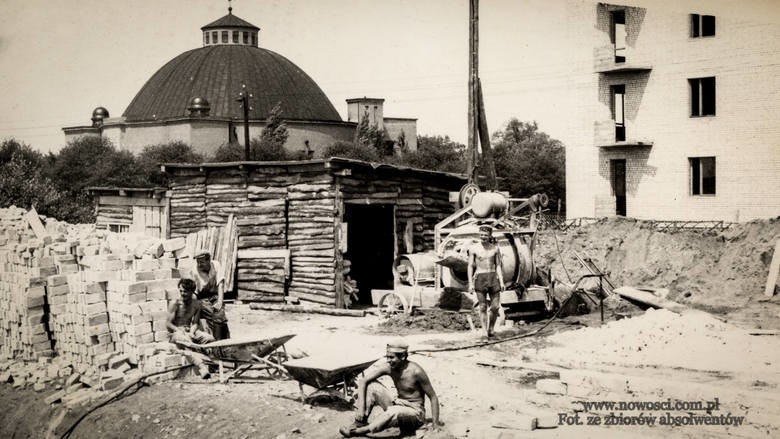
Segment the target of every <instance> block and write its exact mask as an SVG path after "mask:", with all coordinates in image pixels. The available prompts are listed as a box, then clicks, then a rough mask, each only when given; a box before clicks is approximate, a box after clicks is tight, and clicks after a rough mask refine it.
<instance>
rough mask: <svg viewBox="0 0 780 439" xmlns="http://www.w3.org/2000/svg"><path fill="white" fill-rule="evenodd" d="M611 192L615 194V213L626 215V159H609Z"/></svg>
mask: <svg viewBox="0 0 780 439" xmlns="http://www.w3.org/2000/svg"><path fill="white" fill-rule="evenodd" d="M610 162H611V168H612V192H613V193H614V194H615V213H616V214H617V215H620V216H626V161H625V160H611V161H610Z"/></svg>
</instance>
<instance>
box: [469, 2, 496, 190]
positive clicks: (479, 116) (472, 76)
mask: <svg viewBox="0 0 780 439" xmlns="http://www.w3.org/2000/svg"><path fill="white" fill-rule="evenodd" d="M468 118H469V123H468V125H469V128H468V129H469V135H468V148H467V152H466V170H467V171H466V172H468V178H469V183H474V184H476V183H477V176H478V175H479V172H478V171H479V169H480V167H481V165H483V166H484V168H485V174H486V177H487V188H488V189H489V190H496V189H498V182H497V181H496V165H495V163H494V162H493V151H492V149H491V147H490V132H489V131H488V126H487V118H486V116H485V101H484V99H483V96H482V82H481V81H480V79H479V0H469V111H468ZM478 145H481V146H482V160H481V161H480V154H479V147H478Z"/></svg>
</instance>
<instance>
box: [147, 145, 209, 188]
mask: <svg viewBox="0 0 780 439" xmlns="http://www.w3.org/2000/svg"><path fill="white" fill-rule="evenodd" d="M202 161H203V156H202V155H200V154H198V153H196V152H195V151H193V150H192V147H191V146H190V145H188V144H186V143H184V142H182V141H180V140H177V141H174V142H168V143H160V144H157V145H149V146H146V147H144V149H143V151H141V154H139V155H138V162H139V163H140V165H141V167H142V168H143V169H144V171H145V173H146V175H147V179H148V181H149V183H150V184H153V185H158V186H165V185H166V184H167V181H166V179H165V174H164V173H163V172H162V171H161V170H160V164H161V163H200V162H202Z"/></svg>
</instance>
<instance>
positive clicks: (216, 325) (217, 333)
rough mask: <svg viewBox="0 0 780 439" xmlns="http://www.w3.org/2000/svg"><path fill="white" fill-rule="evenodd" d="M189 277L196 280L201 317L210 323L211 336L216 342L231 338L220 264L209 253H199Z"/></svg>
mask: <svg viewBox="0 0 780 439" xmlns="http://www.w3.org/2000/svg"><path fill="white" fill-rule="evenodd" d="M187 277H189V278H191V279H193V280H195V284H196V285H197V290H196V291H197V297H198V300H199V301H200V305H201V316H202V317H203V318H204V319H205V320H206V323H208V325H209V331H210V332H211V335H213V336H214V338H215V339H216V340H223V339H226V338H230V330H229V329H228V325H227V317H226V316H225V308H224V306H223V299H224V294H225V291H224V289H225V278H224V277H223V276H222V270H221V269H220V265H219V262H217V261H212V260H211V254H210V253H209V252H207V251H199V252H198V253H196V254H195V268H194V269H193V270H191V271H190V272H189V273H188V274H187Z"/></svg>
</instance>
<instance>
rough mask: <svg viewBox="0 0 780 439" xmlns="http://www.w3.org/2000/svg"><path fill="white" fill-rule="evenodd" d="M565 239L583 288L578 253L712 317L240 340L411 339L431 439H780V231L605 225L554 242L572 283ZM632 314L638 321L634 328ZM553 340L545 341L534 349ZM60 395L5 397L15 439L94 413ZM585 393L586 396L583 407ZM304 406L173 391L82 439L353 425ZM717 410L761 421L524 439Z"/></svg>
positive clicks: (614, 311) (89, 424)
mask: <svg viewBox="0 0 780 439" xmlns="http://www.w3.org/2000/svg"><path fill="white" fill-rule="evenodd" d="M556 238H557V239H558V240H559V247H560V248H561V251H562V252H561V254H562V255H563V258H562V259H563V261H564V263H565V264H566V266H567V268H568V269H569V271H570V273H571V274H572V276H576V275H577V272H578V271H580V270H579V269H578V268H577V263H576V259H575V258H574V257H573V255H572V254H571V250H576V251H577V252H579V253H581V255H582V256H583V257H591V258H593V260H594V261H595V262H596V263H597V265H599V266H600V267H603V268H604V269H605V270H607V271H608V272H609V274H610V276H611V277H612V279H613V280H614V281H615V282H616V283H617V284H618V285H622V284H626V285H634V286H650V287H657V288H668V289H669V290H670V298H671V299H673V300H677V301H679V302H682V303H685V304H687V305H689V306H691V307H692V308H694V309H699V310H704V311H707V312H708V313H712V314H701V313H700V314H695V313H694V314H691V315H683V316H681V317H680V316H676V315H670V314H668V313H666V312H660V311H651V312H644V311H641V310H639V309H637V308H636V307H634V306H632V305H628V304H626V303H624V302H622V301H619V300H616V299H610V301H609V302H608V303H607V310H606V312H605V320H606V323H605V324H602V323H601V322H600V319H599V314H598V312H594V313H591V314H588V315H583V316H572V317H566V318H563V319H557V320H555V321H554V322H552V323H551V324H549V325H546V326H545V324H546V322H545V321H538V322H530V323H526V324H519V323H518V324H515V325H514V326H513V327H502V328H501V330H500V331H499V336H500V337H501V338H503V339H505V341H504V342H502V343H498V344H491V345H484V344H481V343H482V340H481V339H480V338H479V336H478V334H475V333H472V332H470V331H468V330H467V329H466V328H467V327H468V326H467V322H465V326H464V314H461V313H451V312H434V313H428V314H425V315H422V316H413V317H402V318H398V319H394V320H392V321H389V322H384V323H382V321H381V320H380V319H379V318H378V317H376V316H367V317H364V318H352V317H333V316H326V315H316V314H288V313H279V312H266V311H254V310H250V309H249V308H248V307H247V306H230V307H229V308H228V317H229V320H230V324H231V332H233V333H234V334H242V335H264V336H272V335H278V334H283V333H292V334H296V337H295V338H293V339H292V340H290V342H288V343H287V345H286V347H287V348H288V350H289V351H290V352H291V353H293V354H295V355H303V354H307V355H337V356H350V355H355V356H374V357H379V356H381V355H382V354H383V351H384V346H385V344H386V343H387V341H388V340H390V339H391V338H393V337H396V336H398V335H403V336H404V337H405V338H406V339H407V340H408V341H409V343H410V345H411V346H410V347H411V349H412V350H415V351H417V352H418V353H416V354H413V355H412V356H411V360H412V361H416V362H418V363H419V364H420V365H422V366H423V368H425V370H427V371H428V373H429V375H430V377H431V380H432V382H433V385H434V387H435V389H436V391H437V393H438V394H439V398H440V401H441V419H442V420H443V421H444V422H445V430H446V431H445V432H443V433H440V434H437V435H433V434H430V433H429V434H427V435H426V436H425V437H428V438H431V437H453V436H454V437H458V438H497V437H502V438H511V437H517V438H519V437H533V438H536V437H539V438H547V437H551V438H552V437H556V438H567V437H600V438H623V437H642V438H653V437H691V438H694V437H702V436H708V437H780V422H778V421H777V420H776V419H780V415H778V413H776V412H777V411H778V408H780V391H778V389H780V373H778V371H780V368H778V364H780V337H778V336H776V335H768V336H758V337H757V336H752V335H750V334H749V333H748V332H747V331H744V330H742V329H740V328H780V315H779V314H778V311H779V310H780V304H779V303H778V296H775V297H774V298H772V299H770V300H763V299H762V300H758V299H761V297H762V294H761V291H762V290H763V285H764V282H765V280H766V275H767V270H768V265H769V260H770V259H771V251H772V250H771V248H772V247H773V246H774V243H775V242H776V240H777V239H778V238H780V222H778V221H777V220H774V221H765V222H756V223H748V224H744V225H741V226H738V227H737V228H734V229H731V230H729V231H725V232H711V233H706V234H704V235H702V234H701V233H697V232H676V233H664V232H660V233H659V232H656V231H655V230H652V229H650V228H649V227H646V226H645V225H643V224H642V223H637V222H634V221H628V220H604V221H602V222H600V223H597V224H594V225H592V226H589V227H587V228H583V229H580V230H576V231H570V232H568V233H565V234H561V233H559V234H557V235H556V236H553V235H552V234H551V233H549V232H545V233H543V234H542V236H541V242H540V246H539V247H538V249H537V256H538V259H537V261H539V262H540V265H544V263H545V262H547V263H550V264H551V266H552V268H553V270H554V272H555V274H556V276H557V277H558V278H561V279H566V274H565V273H564V272H563V269H562V266H561V262H560V259H561V258H560V256H559V253H558V252H557V250H556V248H555V243H554V239H556ZM767 252H769V253H767ZM624 316H632V317H631V318H626V319H622V320H618V319H619V318H622V317H624ZM732 324H733V325H732ZM735 325H736V326H735ZM542 328H543V329H542ZM540 329H541V332H540V333H538V334H535V335H534V336H531V337H520V335H522V334H525V333H529V332H533V331H536V330H540ZM477 344H480V346H476V347H475V346H474V345H477ZM468 346H471V347H469V348H467V347H468ZM442 349H444V350H442ZM436 350H439V351H436ZM567 374H568V375H567ZM576 374H580V375H583V376H584V378H582V379H583V380H585V381H587V382H585V381H583V382H582V383H580V384H581V385H580V386H578V387H573V386H571V385H570V387H569V393H570V394H568V395H558V394H546V393H543V392H538V391H537V390H536V384H537V381H538V380H540V379H557V378H561V379H563V378H564V377H565V376H568V377H569V378H568V379H569V380H572V379H573V378H572V376H574V377H575V378H576V377H577V376H578V375H576ZM583 389H589V390H588V391H587V392H583ZM53 390H54V389H47V390H46V391H44V392H34V391H32V390H31V389H29V388H26V389H17V388H13V387H12V386H11V385H9V384H0V407H2V408H3V409H2V410H0V437H35V438H37V437H46V435H47V430H48V429H49V426H50V424H52V422H53V421H57V420H58V419H59V417H62V419H61V422H60V423H59V429H58V430H57V431H56V433H57V434H54V435H51V437H59V435H60V434H61V433H62V432H63V431H64V429H65V428H67V427H68V426H70V425H72V423H73V422H74V421H76V420H77V419H78V418H79V416H80V415H81V413H83V411H79V410H74V411H71V412H67V413H65V412H64V411H63V410H62V409H61V408H58V407H56V406H49V405H48V404H45V403H44V402H43V398H44V397H45V396H47V395H48V394H50V393H51V392H53ZM307 390H311V389H307ZM575 392H581V393H582V394H580V395H578V396H574V395H573V393H575ZM298 397H299V388H298V385H297V383H296V382H295V381H291V380H287V381H274V380H271V379H268V380H264V381H261V382H258V383H229V384H218V383H216V382H214V381H210V382H202V381H200V380H197V379H192V380H189V381H187V382H184V381H173V382H168V383H162V384H156V385H152V386H147V387H142V388H141V389H140V390H138V391H137V392H135V393H133V394H131V395H128V396H127V397H125V398H122V399H120V400H118V401H116V402H113V403H111V404H108V405H106V406H105V407H102V408H98V409H97V410H95V411H94V412H92V413H90V414H89V415H88V416H87V417H86V418H85V419H84V420H83V421H82V422H81V423H79V424H78V426H77V427H76V428H75V430H74V431H73V435H72V436H71V437H75V438H96V437H100V438H106V437H108V438H112V437H117V438H118V437H122V438H127V437H133V438H135V437H138V438H140V437H155V438H156V437H160V438H165V437H170V438H178V437H188V438H192V437H206V438H209V437H237V438H254V437H258V438H285V439H290V438H298V437H301V438H337V437H339V434H338V427H339V426H340V425H343V424H347V423H349V422H350V421H351V419H352V414H351V412H350V411H349V410H348V409H347V408H345V407H344V406H343V405H338V404H328V405H322V406H310V405H306V404H303V403H301V402H300V401H299V400H298ZM713 397H719V399H720V401H721V402H722V403H723V406H722V407H720V408H719V410H717V411H714V412H711V413H710V414H715V415H718V414H723V415H725V414H726V413H729V414H732V415H734V416H745V418H744V424H743V425H741V426H739V427H737V426H733V425H732V426H707V427H701V426H687V425H680V426H659V425H654V426H647V425H618V426H605V425H603V424H602V425H598V426H596V425H558V426H557V428H545V429H537V430H534V431H526V430H523V428H524V426H525V422H526V421H527V419H528V417H529V416H534V417H537V418H538V419H540V420H541V419H547V420H548V421H549V419H550V418H551V417H552V419H553V420H557V416H558V415H559V414H561V413H563V414H566V415H569V416H573V415H575V414H579V415H580V416H582V419H583V420H584V419H586V418H587V417H588V416H591V417H594V416H595V417H599V418H600V419H602V420H604V419H605V418H606V417H607V416H608V415H609V413H608V412H604V411H603V410H602V411H599V410H595V409H590V410H584V411H583V409H582V408H581V401H602V400H614V401H643V400H644V401H651V402H652V401H665V400H666V399H667V398H687V399H693V400H695V399H711V398H713ZM63 413H64V414H63ZM690 413H691V412H690V411H688V412H676V413H674V414H675V415H680V416H688V415H689V414H690ZM428 414H429V416H430V410H428ZM626 414H628V415H638V414H639V412H638V411H630V412H626ZM391 437H392V436H391Z"/></svg>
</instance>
